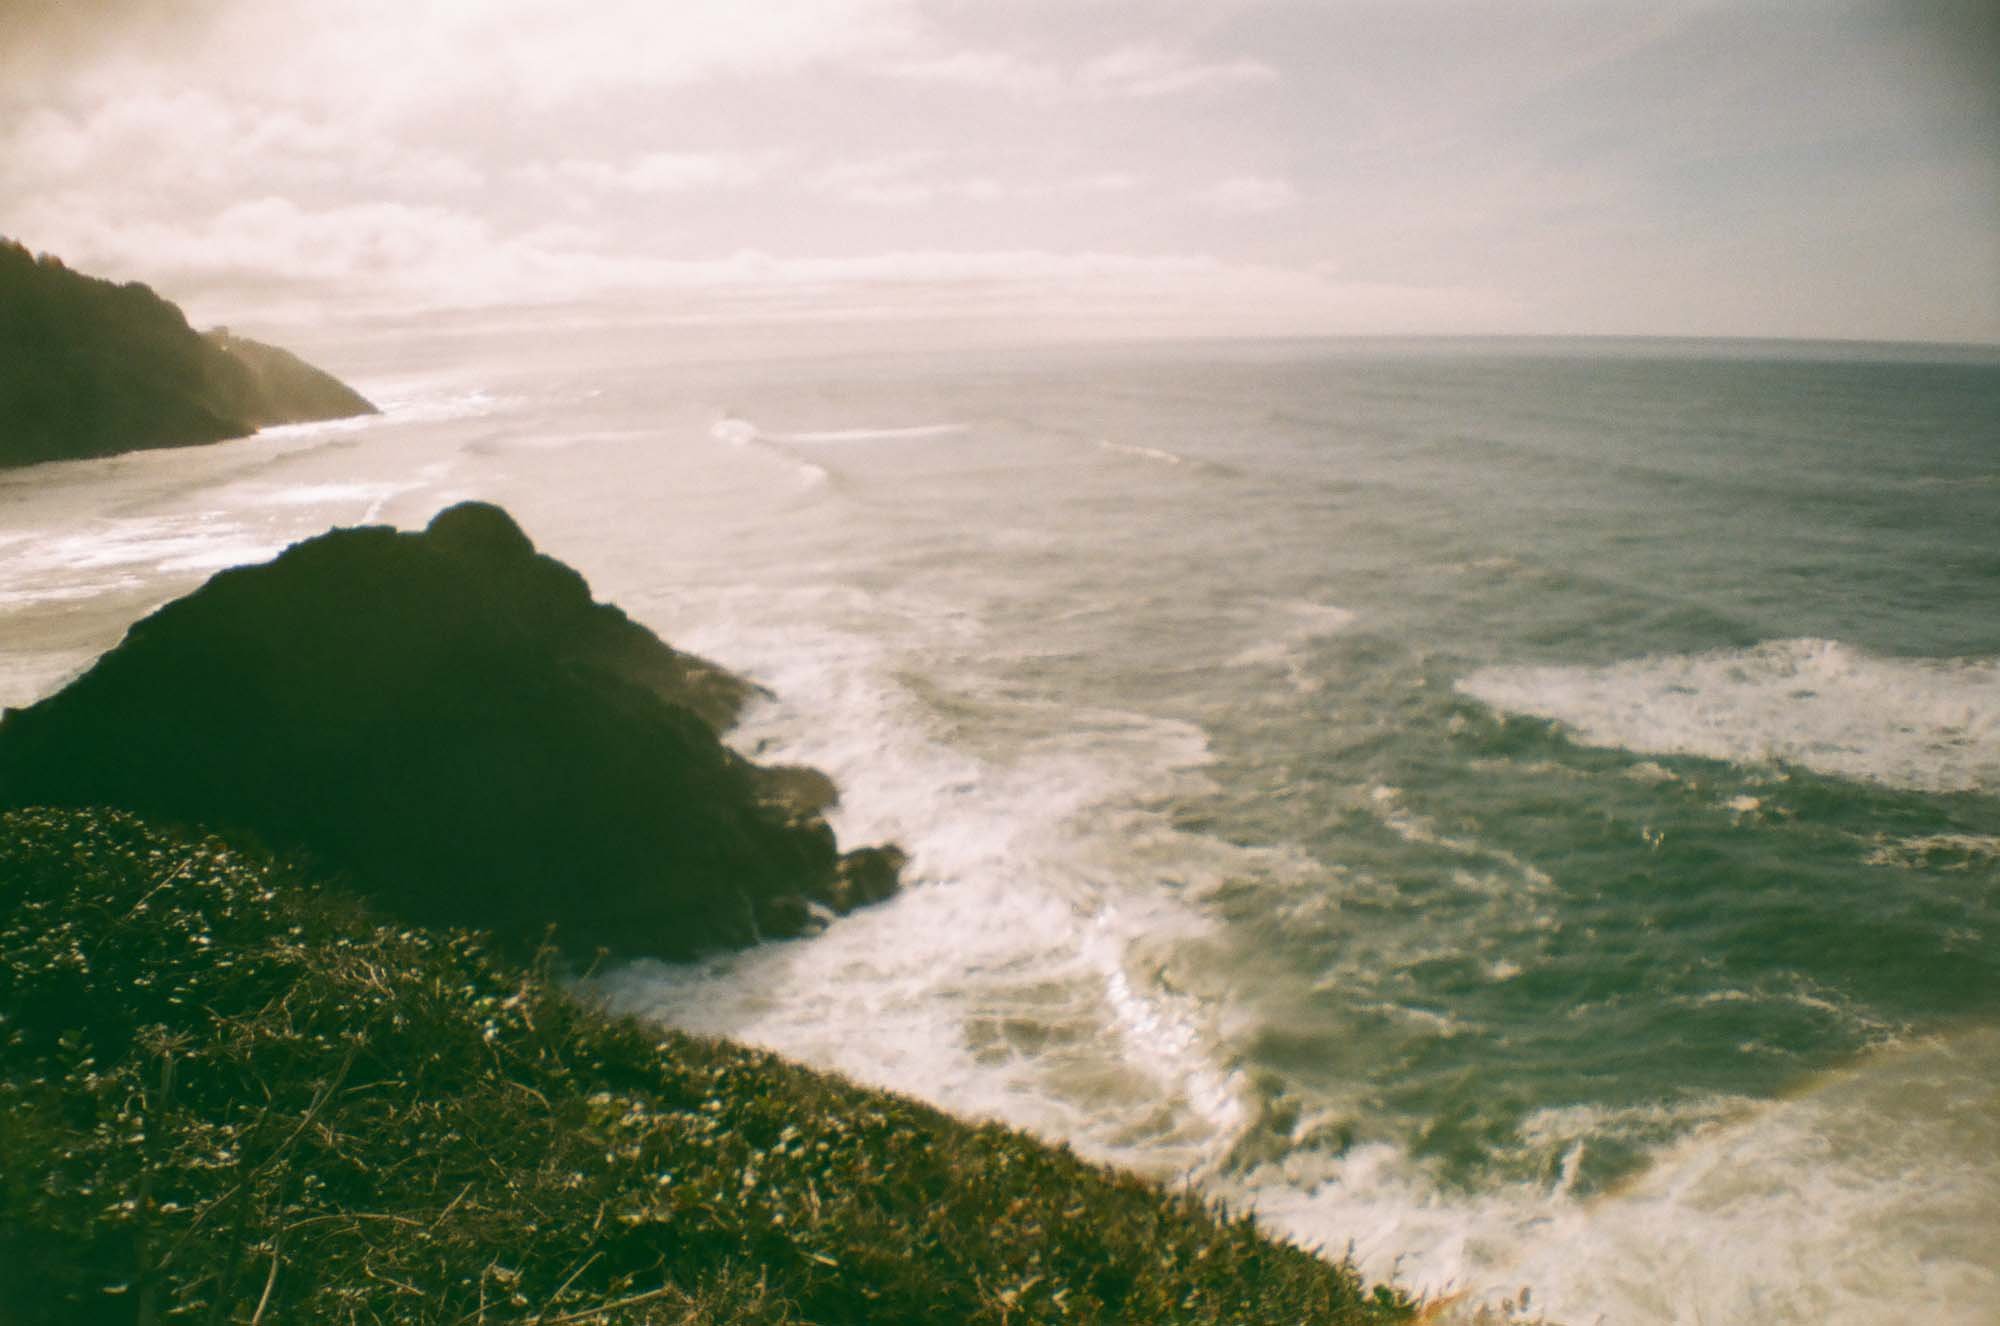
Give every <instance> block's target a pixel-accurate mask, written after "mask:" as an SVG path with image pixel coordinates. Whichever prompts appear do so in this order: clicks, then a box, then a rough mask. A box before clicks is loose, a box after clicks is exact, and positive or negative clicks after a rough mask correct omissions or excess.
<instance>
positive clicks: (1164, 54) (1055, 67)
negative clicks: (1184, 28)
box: [879, 43, 1279, 99]
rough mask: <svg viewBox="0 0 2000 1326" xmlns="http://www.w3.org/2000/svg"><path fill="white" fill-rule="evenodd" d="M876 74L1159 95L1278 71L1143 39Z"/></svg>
mask: <svg viewBox="0 0 2000 1326" xmlns="http://www.w3.org/2000/svg"><path fill="white" fill-rule="evenodd" d="M879 72H880V73H882V74H884V75H886V76H887V77H890V78H898V79H903V80H906V81H909V82H916V83H934V84H947V85H952V86H957V87H966V88H977V89H982V90H990V91H996V92H1008V93H1013V94H1015V95H1019V96H1030V97H1040V98H1047V99H1108V98H1121V97H1129V98H1147V97H1165V96H1173V95H1176V94H1180V93H1189V92H1202V91H1209V90H1213V89H1217V88H1227V87H1242V86H1250V85H1255V84H1262V83H1274V82H1277V81H1278V78H1279V74H1278V71H1277V70H1276V69H1274V68H1272V67H1271V66H1270V65H1268V64H1265V63H1263V62H1262V61H1260V60H1253V59H1249V58H1248V57H1239V58H1236V59H1232V60H1223V61H1203V60H1200V59H1197V58H1196V57H1195V56H1193V55H1191V54H1190V53H1188V52H1186V51H1183V50H1175V49H1170V48H1167V47H1162V46H1154V45H1150V44H1144V43H1141V44H1134V45H1128V46H1120V47H1118V48H1116V49H1114V50H1111V51H1109V52H1106V53H1105V54H1103V55H1099V56H1095V57H1093V58H1090V59H1087V60H1082V61H1077V62H1072V63H1067V64H1065V63H1061V62H1057V61H1048V60H1031V59H1027V58H1024V57H1022V56H1018V55H1014V54H1011V53H1009V52H1006V51H996V50H982V49H965V50H958V51H953V52H951V53H950V54H948V55H928V56H921V57H907V58H902V59H897V60H894V61H890V62H887V63H884V64H882V65H880V66H879Z"/></svg>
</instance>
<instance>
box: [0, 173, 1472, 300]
mask: <svg viewBox="0 0 2000 1326" xmlns="http://www.w3.org/2000/svg"><path fill="white" fill-rule="evenodd" d="M68 201H69V200H66V199H62V198H57V199H54V200H52V203H53V205H52V206H51V208H50V209H49V210H48V211H47V213H46V214H45V215H43V216H41V217H40V218H39V219H38V223H37V228H36V230H35V231H34V232H33V233H29V234H25V235H24V236H23V238H25V239H26V240H27V242H28V243H29V244H30V245H31V246H34V247H45V248H50V247H52V248H54V249H55V250H56V251H58V252H61V253H63V254H64V255H65V256H66V257H69V258H71V259H72V260H73V261H74V263H75V265H77V266H78V267H80V268H82V269H83V270H87V271H93V272H100V273H103V274H107V275H114V276H121V277H143V278H144V279H146V280H147V281H149V282H150V283H151V284H153V285H154V286H155V287H156V288H157V289H159V290H160V291H161V293H163V294H165V295H166V296H167V297H168V298H171V299H176V300H179V301H180V302H182V303H183V304H184V305H185V306H186V307H187V308H188V310H189V313H190V316H191V317H192V318H193V319H194V320H195V321H196V322H197V323H209V322H218V321H219V322H229V323H233V324H236V325H248V326H255V325H257V323H258V321H259V320H260V319H263V320H267V321H268V320H271V319H277V320H280V321H283V320H288V319H305V318H325V317H327V316H341V317H361V316H394V315H403V314H416V313H421V312H425V311H429V312H440V311H445V310H475V309H489V310H494V309H502V308H525V309H532V308H536V307H540V308H544V309H552V308H556V307H568V308H574V307H581V308H585V309H589V310H593V313H592V316H597V317H618V318H645V319H657V320H665V321H673V320H702V319H721V320H736V321H744V320H749V321H755V320H758V319H770V318H779V319H812V320H832V319H869V320H887V321H912V320H924V319H938V318H951V319H962V318H1001V319H1007V318H1017V317H1028V318H1034V319H1037V320H1038V322H1046V321H1048V320H1050V319H1054V320H1059V321H1060V320H1070V321H1072V322H1076V321H1079V320H1091V319H1099V320H1105V325H1107V326H1109V325H1111V324H1113V323H1117V322H1119V321H1120V320H1127V321H1129V322H1130V324H1131V325H1132V326H1133V327H1134V328H1138V329H1143V328H1145V327H1148V326H1158V327H1161V328H1166V327H1170V326H1171V327H1173V328H1177V329H1179V330H1181V331H1190V332H1196V333H1199V332H1202V331H1245V330H1249V331H1263V332H1274V333H1275V332H1284V331H1296V330H1310V331H1319V332H1324V331H1333V330H1363V329H1369V328H1374V329H1378V330H1380V329H1390V330H1397V329H1401V330H1414V331H1421V330H1442V329H1451V328H1460V329H1463V328H1466V327H1472V328H1474V329H1478V328H1482V327H1488V326H1494V325H1499V324H1500V323H1501V322H1502V321H1503V320H1504V318H1505V317H1506V316H1507V314H1508V311H1509V308H1508V306H1507V305H1506V303H1505V301H1504V300H1501V299H1500V298H1498V297H1497V296H1495V295H1493V294H1492V293H1491V292H1489V291H1482V290H1476V289H1469V288H1462V287H1434V288H1427V287H1422V286H1415V285H1407V286H1395V285H1387V284H1366V283H1346V284H1343V283H1340V282H1338V281H1335V280H1332V279H1330V278H1329V277H1327V276H1325V275H1323V274H1320V273H1315V272H1310V271H1296V270H1290V269H1284V268H1277V267H1269V266H1262V265H1256V264H1242V263H1231V262H1227V261H1223V260H1219V259H1216V258H1214V257H1211V256H1206V255H1201V254H1166V255H1150V256H1139V255H1132V254H1121V253H1108V252H1101V251H1070V252H1064V251H1055V250H1047V249H982V250H971V251H956V250H945V249H923V248H917V249H899V250H892V251H887V252H880V253H871V254H861V255H853V256H818V257H814V256H781V255H773V254H770V253H766V252H762V251H759V250H754V249H743V250H737V251H734V252H729V253H724V254H719V255H714V256H709V257H704V258H666V257H660V256H653V255H635V254H632V253H629V252H621V251H618V250H615V249H612V250H606V249H603V248H600V247H598V243H599V240H600V237H599V236H598V235H596V234H595V233H594V232H592V231H589V230H585V229H580V228H577V227H572V226H549V227H542V228H538V229H534V230H528V231H522V232H518V233H511V234H509V233H502V232H500V231H498V230H496V229H495V228H494V227H493V226H492V225H490V224H489V223H488V222H487V221H485V220H484V219H483V218H481V217H480V216H478V215H476V214H474V213H471V212H469V211H465V210H460V209H453V208H446V207H435V206H412V205H405V204H381V203H370V204H357V205H349V206H339V207H331V208H324V209H312V208H307V207H302V206H300V205H298V204H297V203H295V202H292V201H290V200H288V199H284V198H278V197H270V198H261V199H256V200H252V201H248V202H244V203H239V204H236V205H234V206H231V207H229V208H226V209H224V210H222V211H220V212H218V213H216V214H214V215H212V216H209V217H207V218H204V219H200V220H198V221H194V222H192V223H187V224H169V223H163V222H157V221H146V222H137V223H130V224H123V225H121V224H117V223H114V222H108V221H105V220H103V219H101V218H99V217H95V216H90V215H87V214H79V213H77V212H75V211H74V210H72V209H70V208H69V207H68V206H67V203H68ZM189 291H194V292H197V293H196V294H195V295H194V297H192V298H191V297H190V296H189V294H188V292H189Z"/></svg>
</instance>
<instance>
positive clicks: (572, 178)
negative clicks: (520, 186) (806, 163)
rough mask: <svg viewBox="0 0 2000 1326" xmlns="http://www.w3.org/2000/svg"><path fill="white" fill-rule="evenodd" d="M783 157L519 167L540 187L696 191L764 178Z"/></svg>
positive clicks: (674, 155)
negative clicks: (571, 185) (581, 186)
mask: <svg viewBox="0 0 2000 1326" xmlns="http://www.w3.org/2000/svg"><path fill="white" fill-rule="evenodd" d="M782 159H783V154H782V153H778V152H649V153H645V154H644V155H641V156H637V157H632V158H630V159H628V160H625V161H622V162H610V161H601V160H595V159H589V158H579V157H571V158H568V159H566V160H563V161H558V162H555V163H554V164H549V163H542V162H538V163H536V164H534V165H530V166H525V167H523V168H522V169H521V170H520V171H519V175H520V177H521V178H522V179H523V180H525V181H527V182H528V183H530V184H535V185H539V186H549V185H559V184H579V185H583V186H585V187H587V188H591V189H596V190H599V191H601V192H605V193H612V192H617V193H637V194H650V193H693V192H704V191H711V190H717V189H741V188H747V187H749V186H750V185H753V184H757V183H760V182H761V181H763V180H764V179H766V178H767V177H768V176H769V175H770V174H771V172H772V171H773V170H774V169H776V167H777V166H778V164H779V162H780V161H781V160H782Z"/></svg>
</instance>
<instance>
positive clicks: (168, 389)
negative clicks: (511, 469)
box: [0, 239, 375, 468]
mask: <svg viewBox="0 0 2000 1326" xmlns="http://www.w3.org/2000/svg"><path fill="white" fill-rule="evenodd" d="M373 413H375V407H374V406H373V405H371V404H369V402H368V401H367V400H365V399H364V398H363V397H362V396H361V395H360V394H359V393H357V392H355V391H354V390H353V389H352V388H350V387H348V386H346V385H345V384H344V383H342V382H340V381H338V380H337V379H335V378H333V377H331V376H329V375H328V374H326V373H323V372H321V371H320V370H319V369H316V368H314V367H313V366H312V365H310V364H308V363H306V362H304V361H303V360H301V359H299V358H298V357H297V356H295V355H292V354H290V353H288V352H287V351H284V350H280V349H278V348H277V347H276V346H271V345H263V344H260V343H259V342H257V341H252V340H249V339H247V338H245V337H241V336H233V335H231V334H230V333H229V332H228V331H227V330H222V329H218V330H215V331H211V332H208V333H206V334H203V333H198V332H196V331H195V330H194V329H193V328H192V327H190V326H189V325H188V321H187V318H186V316H185V315H184V314H182V312H181V310H180V309H179V308H178V307H176V306H175V305H174V304H172V303H170V302H169V301H167V300H165V299H162V298H160V296H158V295H157V294H155V293H153V291H152V290H151V289H150V288H148V287H147V286H144V285H140V284H138V283H136V282H134V283H129V284H125V285H120V284H117V283H115V282H112V281H105V280H100V279H98V278H96V277H91V276H85V275H83V274H82V273H79V272H74V271H71V270H70V269H69V268H68V267H66V266H64V265H63V264H62V263H61V262H60V261H59V260H57V259H55V258H53V257H50V256H48V255H42V256H39V257H38V256H36V255H35V254H33V253H31V252H30V251H29V250H28V249H26V248H24V247H23V246H21V245H20V244H17V243H14V242H12V241H10V240H4V239H0V468H4V467H8V466H16V465H33V464H37V463H39V462H42V461H50V460H82V459H87V458H90V457H95V456H111V455H117V454H119V453H121V452H126V451H142V450H149V449H152V448H156V447H178V446H192V445H196V444H200V443H206V442H220V441H223V440H225V439H228V438H233V437H243V436H246V435H248V434H250V433H254V432H256V431H257V430H258V429H259V428H264V427H268V426H270V425H272V424H287V423H305V422H308V421H312V420H319V419H342V418H346V417H348V416H351V415H359V414H373Z"/></svg>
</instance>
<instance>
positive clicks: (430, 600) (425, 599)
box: [0, 502, 901, 958]
mask: <svg viewBox="0 0 2000 1326" xmlns="http://www.w3.org/2000/svg"><path fill="white" fill-rule="evenodd" d="M753 693H754V688H753V687H752V686H751V685H750V684H749V683H747V682H745V681H743V680H742V679H741V678H738V677H736V676H734V675H733V674H730V673H728V672H726V671H724V670H723V669H721V668H719V667H716V666H715V665H713V664H710V663H707V662H705V661H703V660H700V659H697V658H694V657H692V656H690V655H687V654H683V653H680V652H678V651H676V650H674V649H671V648H669V647H668V646H667V645H666V644H664V643H663V642H661V641H660V640H659V639H658V637H656V636H654V635H653V634H652V633H651V632H649V631H647V630H646V629H645V628H644V627H642V626H640V625H638V624H637V623H635V622H633V621H632V620H631V619H629V618H628V617H626V615H625V614H624V613H623V612H621V611H619V610H618V609H617V608H615V607H612V606H609V605H606V604H600V603H597V602H595V601H593V599H592V598H591V594H590V590H589V587H588V585H587V584H586V583H585V581H584V579H583V577H582V576H581V575H579V574H578V573H577V572H575V571H574V570H572V569H571V568H569V567H568V566H566V565H564V564H562V563H561V562H558V561H556V560H554V559H553V558H550V557H547V556H545V555H542V554H540V553H538V552H537V551H536V550H535V548H534V545H533V544H532V543H531V542H530V540H529V539H528V537H527V535H526V534H524V533H523V532H522V531H521V529H520V527H519V526H518V525H516V524H515V523H514V521H513V519H512V518H511V517H509V516H508V514H507V513H506V512H504V511H502V510H501V509H500V508H498V507H495V506H491V505H487V504H484V503H476V502H469V503H463V504H461V505H458V506H455V507H452V508H450V509H448V510H446V511H444V512H442V513H441V514H439V515H438V516H437V517H436V518H435V519H434V520H433V521H432V522H431V523H430V525H429V527H428V528H427V529H425V530H423V531H422V532H420V533H403V532H398V531H396V530H394V529H391V528H388V527H383V526H364V527H359V528H350V529H338V530H334V531H332V532H330V533H327V534H324V535H321V536H319V537H316V538H313V539H308V540H306V541H304V542H301V543H297V544H294V545H293V546H292V547H290V548H288V549H287V550H286V551H285V552H284V553H282V554H281V555H280V556H278V557H277V558H276V559H275V560H273V561H271V562H269V563H266V564H263V565H258V566H249V567H242V568H237V569H233V570H229V571H225V572H222V573H220V574H218V575H217V576H215V577H214V578H212V579H211V580H210V581H209V582H208V583H207V584H205V585H204V586H202V587H201V588H200V589H198V590H196V591H195V592H194V593H192V594H190V595H188V596H187V597H185V598H183V599H180V600H177V601H176V602H173V603H170V604H168V605H167V606H165V607H163V608H161V609H160V610H159V611H157V612H155V613H154V614H153V615H151V616H149V617H147V618H145V619H144V620H142V621H140V622H138V623H137V624H136V625H134V626H133V627H132V629H131V630H130V631H129V632H128V633H127V635H126V637H125V639H124V641H123V642H122V643H120V644H119V645H118V647H117V648H115V649H113V650H112V651H111V652H110V653H108V654H106V655H105V656H104V657H103V658H101V659H100V660H98V662H97V663H96V664H95V665H94V666H93V667H92V668H91V669H90V670H89V671H88V672H86V673H85V674H84V675H82V676H81V677H79V678H77V679H76V680H75V681H74V682H72V683H71V684H70V685H69V686H67V687H66V688H65V689H63V690H62V691H60V692H58V693H57V694H55V695H53V696H50V697H48V698H47V699H45V700H43V701H41V702H40V703H37V704H35V705H33V706H31V707H29V708H26V709H21V710H10V711H8V712H6V713H5V715H4V716H0V805H4V806H10V807H21V806H32V805H56V806H100V805H101V806H112V807H117V808H120V809H123V810H129V811H133V812H136V813H139V814H142V815H146V816H148V817H151V818H153V819H156V820H162V821H173V822H180V823H186V824H198V825H207V826H211V827H214V828H218V829H225V830H231V831H236V832H243V831H248V832H250V833H252V834H254V835H256V836H257V837H258V838H260V839H261V840H263V841H264V842H265V843H266V844H267V845H268V846H269V847H271V848H274V849H278V850H281V851H283V850H297V849H303V850H304V851H305V852H306V853H308V854H309V855H310V857H311V858H313V859H314V860H316V861H318V862H320V863H323V864H324V865H326V866H328V867H331V868H334V869H337V870H340V871H342V872H344V873H345V874H346V875H348V876H349V877H350V880H351V883H352V886H353V887H354V888H355V889H356V890H357V891H358V892H360V893H361V894H363V895H364V896H366V897H367V898H368V899H369V900H370V901H371V902H372V903H374V904H375V905H376V906H378V907H379V908H381V909H382V910H383V911H385V912H386V913H388V914H390V915H393V916H398V917H402V918H405V919H406V920H408V921H411V922H415V923H418V924H425V925H451V926H467V927H474V928H479V929H485V930H490V931H492V932H493V933H495V934H496V935H497V936H498V937H500V938H501V939H503V940H508V941H513V942H515V943H519V944H532V943H534V942H536V941H538V940H539V939H540V938H541V936H542V935H543V934H544V932H545V931H547V930H549V929H550V928H553V932H554V937H555V941H556V943H557V944H558V945H559V946H560V947H562V948H564V949H565V950H566V951H568V952H570V953H571V954H572V955H578V956H584V955H588V954H589V953H590V952H591V951H593V950H594V949H596V948H599V947H603V948H607V949H610V950H612V951H614V952H617V953H620V954H646V955H652V956H658V957H667V958H686V957H691V956H694V955H696V954H698V953H701V952H703V951H709V950H714V949H718V948H728V947H740V946H743V945H747V944H750V943H753V942H755V941H757V940H758V939H760V938H769V937H780V936H793V935H800V934H804V933H808V932H810V931H812V930H813V929H815V928H817V927H818V926H819V925H820V924H821V923H822V920H823V918H824V917H825V916H826V915H827V914H829V913H843V912H846V911H848V910H850V909H851V908H853V907H854V906H857V905H859V904H861V903H864V902H868V901H873V900H876V899H878V898H881V897H883V896H886V895H887V894H888V893H890V892H892V891H893V890H894V889H895V887H896V884H897V873H898V870H899V868H900V865H901V854H900V853H899V852H897V851H896V850H895V849H894V848H886V847H884V848H866V849H862V850H860V851H856V852H849V853H847V854H845V855H843V854H841V853H840V851H839V850H838V848H837V847H836V844H835V841H834V835H833V832H832V830H831V829H830V828H829V827H828V825H827V823H826V820H825V818H824V817H823V815H822V813H821V812H822V811H823V810H824V808H825V806H826V804H827V803H828V802H829V801H830V800H831V799H832V795H833V791H832V785H831V783H830V782H829V781H828V780H827V779H825V778H824V777H823V776H821V775H818V774H817V773H814V772H813V771H809V770H800V769H787V768H763V767H760V766H758V765H755V764H753V763H752V762H750V761H748V760H745V759H743V758H742V757H741V756H739V755H737V754H736V753H734V752H733V751H731V750H730V749H728V747H726V746H725V745H724V744H723V742H722V741H721V739H720V733H721V732H722V731H723V730H725V729H726V728H727V726H728V725H729V724H730V723H731V722H733V721H734V719H735V717H736V715H737V713H738V711H739V709H740V708H741V706H742V705H743V704H744V702H745V701H746V700H747V699H748V698H749V697H750V696H751V695H752V694H753Z"/></svg>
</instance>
